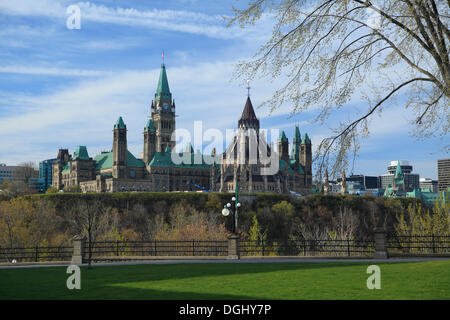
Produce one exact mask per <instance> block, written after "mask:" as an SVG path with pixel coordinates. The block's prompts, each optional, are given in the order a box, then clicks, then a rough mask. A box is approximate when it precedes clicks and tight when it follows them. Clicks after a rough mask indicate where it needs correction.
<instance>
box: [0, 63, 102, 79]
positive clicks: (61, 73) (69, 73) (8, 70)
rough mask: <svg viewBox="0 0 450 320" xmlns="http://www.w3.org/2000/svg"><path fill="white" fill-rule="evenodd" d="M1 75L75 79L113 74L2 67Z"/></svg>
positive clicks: (91, 71)
mask: <svg viewBox="0 0 450 320" xmlns="http://www.w3.org/2000/svg"><path fill="white" fill-rule="evenodd" d="M0 73H20V74H32V75H47V76H74V77H86V76H102V75H108V74H111V72H109V71H99V70H80V69H63V68H48V67H35V66H18V65H10V66H0Z"/></svg>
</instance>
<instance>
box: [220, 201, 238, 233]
mask: <svg viewBox="0 0 450 320" xmlns="http://www.w3.org/2000/svg"><path fill="white" fill-rule="evenodd" d="M240 206H241V204H240V203H239V202H237V199H236V197H233V198H231V203H229V202H228V203H227V204H226V205H224V206H223V209H222V215H223V216H224V217H228V215H229V214H230V213H231V214H233V209H234V219H233V233H236V230H237V220H238V208H239V207H240ZM230 208H231V210H230Z"/></svg>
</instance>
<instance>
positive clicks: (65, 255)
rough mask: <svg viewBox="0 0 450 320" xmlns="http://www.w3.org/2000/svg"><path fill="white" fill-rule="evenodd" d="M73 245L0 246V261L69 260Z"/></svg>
mask: <svg viewBox="0 0 450 320" xmlns="http://www.w3.org/2000/svg"><path fill="white" fill-rule="evenodd" d="M72 254H73V246H67V245H65V246H58V247H39V246H35V247H18V248H2V247H0V262H45V261H68V260H69V261H70V259H71V258H72Z"/></svg>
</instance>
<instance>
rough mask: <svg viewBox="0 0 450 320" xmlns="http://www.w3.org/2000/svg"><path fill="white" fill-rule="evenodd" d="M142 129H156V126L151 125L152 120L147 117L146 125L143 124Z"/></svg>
mask: <svg viewBox="0 0 450 320" xmlns="http://www.w3.org/2000/svg"><path fill="white" fill-rule="evenodd" d="M144 130H145V131H148V130H150V131H156V128H155V126H154V125H153V120H152V119H148V121H147V125H146V126H145V128H144Z"/></svg>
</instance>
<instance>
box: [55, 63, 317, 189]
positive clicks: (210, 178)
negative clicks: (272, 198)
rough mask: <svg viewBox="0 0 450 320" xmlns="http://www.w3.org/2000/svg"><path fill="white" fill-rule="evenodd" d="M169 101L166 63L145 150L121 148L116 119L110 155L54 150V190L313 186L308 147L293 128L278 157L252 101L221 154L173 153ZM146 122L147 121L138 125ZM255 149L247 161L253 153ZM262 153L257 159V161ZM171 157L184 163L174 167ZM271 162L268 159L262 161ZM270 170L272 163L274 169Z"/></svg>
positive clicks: (123, 138)
mask: <svg viewBox="0 0 450 320" xmlns="http://www.w3.org/2000/svg"><path fill="white" fill-rule="evenodd" d="M175 110H176V107H175V101H174V100H173V99H172V93H171V92H170V90H169V83H168V80H167V74H166V68H165V65H164V63H163V64H162V65H161V71H160V76H159V81H158V86H157V90H156V93H155V98H154V100H153V101H152V103H151V107H150V113H151V116H150V118H149V120H148V121H147V123H146V124H145V127H144V131H143V152H142V155H141V158H136V157H135V156H134V155H133V154H132V153H131V152H130V151H129V150H128V148H127V126H126V124H125V122H124V120H123V118H122V117H119V118H118V120H117V122H116V123H115V124H114V128H113V143H112V150H111V152H102V153H101V154H99V155H97V156H95V157H94V158H92V157H90V156H89V154H88V151H87V148H86V146H78V147H77V148H76V150H75V152H74V153H73V155H71V154H70V153H69V151H68V150H67V149H60V150H59V152H58V156H57V160H56V162H55V163H54V164H53V182H52V183H53V187H55V188H57V189H59V190H61V189H63V188H64V187H73V186H79V187H80V188H81V190H82V191H83V192H121V191H122V192H123V191H141V192H144V191H151V192H157V191H199V190H204V191H216V192H235V191H236V187H237V188H238V191H239V192H244V193H259V192H266V193H289V192H295V193H301V194H305V193H309V192H310V190H311V184H312V171H311V162H312V158H311V141H310V139H309V137H308V135H307V134H306V133H305V134H304V136H303V137H302V136H301V134H300V130H299V128H298V127H295V131H294V138H293V142H292V149H291V152H290V154H289V141H288V139H287V137H286V134H285V132H284V131H282V132H281V134H280V137H279V139H278V151H275V150H274V148H273V144H272V145H270V146H269V145H268V144H267V142H266V140H265V137H264V135H263V134H262V133H261V134H260V131H259V120H258V118H257V117H256V114H255V111H254V109H253V106H252V102H251V100H250V97H247V101H246V103H245V106H244V110H243V112H242V115H241V118H240V119H239V121H238V130H237V133H236V135H235V136H234V139H233V141H232V143H231V144H230V145H229V146H228V147H227V148H226V151H225V152H224V153H223V154H220V155H219V154H216V152H215V149H213V152H212V154H211V155H204V154H201V153H200V151H197V152H194V149H193V148H192V146H191V144H188V145H187V146H186V148H185V151H184V152H179V153H177V154H175V141H174V140H172V137H173V133H174V131H175ZM144 123H145V122H144ZM254 149H255V150H259V151H262V152H259V153H258V152H257V153H256V156H255V157H252V154H253V153H252V150H254ZM261 155H263V156H261ZM173 159H183V160H182V161H181V162H180V161H173ZM267 159H268V160H270V161H267ZM274 164H275V165H274Z"/></svg>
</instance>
